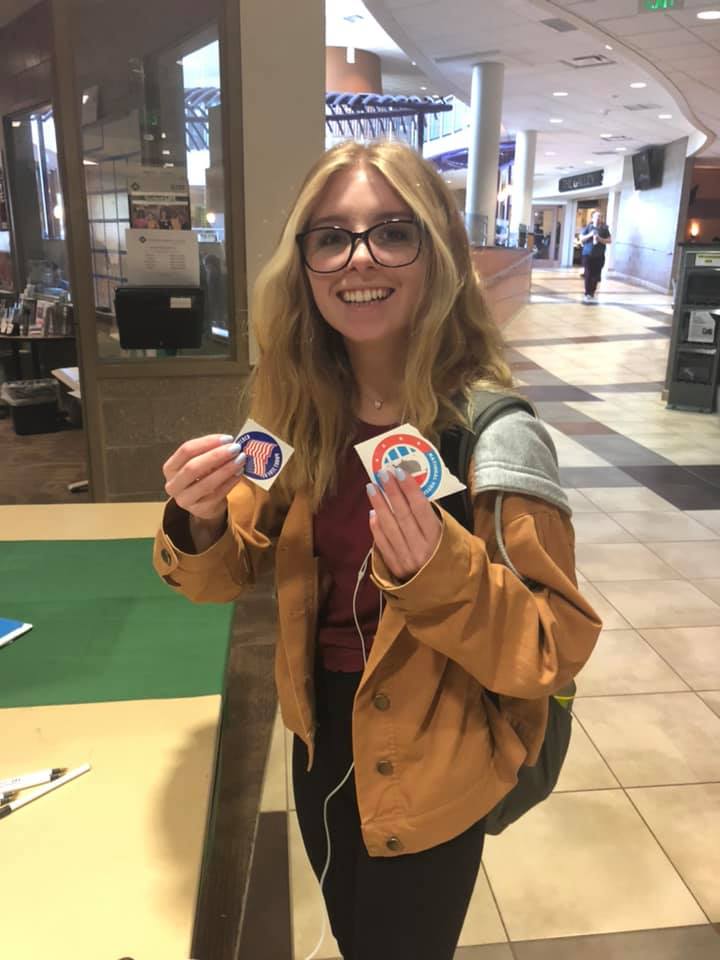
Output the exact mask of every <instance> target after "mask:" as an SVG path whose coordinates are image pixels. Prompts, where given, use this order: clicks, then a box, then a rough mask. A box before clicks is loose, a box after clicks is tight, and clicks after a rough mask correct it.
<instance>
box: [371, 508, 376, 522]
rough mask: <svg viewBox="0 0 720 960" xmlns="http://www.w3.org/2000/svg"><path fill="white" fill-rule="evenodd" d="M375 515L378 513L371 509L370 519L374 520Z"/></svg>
mask: <svg viewBox="0 0 720 960" xmlns="http://www.w3.org/2000/svg"><path fill="white" fill-rule="evenodd" d="M375 515H376V514H375V511H374V510H371V511H370V519H371V520H374V519H375Z"/></svg>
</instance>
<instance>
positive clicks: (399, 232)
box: [295, 218, 422, 273]
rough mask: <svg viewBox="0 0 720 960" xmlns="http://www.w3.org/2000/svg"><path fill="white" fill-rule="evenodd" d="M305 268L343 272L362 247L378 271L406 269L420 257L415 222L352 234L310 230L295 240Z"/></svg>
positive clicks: (384, 223) (386, 224)
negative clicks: (391, 268)
mask: <svg viewBox="0 0 720 960" xmlns="http://www.w3.org/2000/svg"><path fill="white" fill-rule="evenodd" d="M295 239H296V240H297V242H298V246H299V247H300V253H301V255H302V258H303V262H304V264H305V266H306V267H307V268H308V269H309V270H312V271H313V273H335V272H336V271H338V270H344V269H345V267H346V266H347V265H348V264H349V263H350V261H351V260H352V257H353V254H354V253H355V250H356V249H357V247H358V245H359V244H361V243H364V244H365V246H366V247H367V249H368V252H369V253H370V256H371V257H372V258H373V260H374V261H375V263H377V264H378V266H381V267H408V266H410V264H411V263H414V262H415V261H416V260H417V258H418V257H419V256H420V248H421V246H422V230H421V229H420V224H419V223H418V222H417V221H416V220H409V219H408V220H402V219H399V218H398V219H392V220H383V221H382V223H376V224H375V225H374V226H372V227H368V229H367V230H361V231H359V232H358V233H354V232H353V231H352V230H346V229H345V228H344V227H313V228H312V229H311V230H305V231H304V232H303V233H298V234H297V236H296V238H295Z"/></svg>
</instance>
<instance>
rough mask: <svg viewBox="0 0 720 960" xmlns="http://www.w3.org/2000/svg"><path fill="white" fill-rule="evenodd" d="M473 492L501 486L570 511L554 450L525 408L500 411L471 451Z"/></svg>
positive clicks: (539, 423) (549, 439) (498, 488)
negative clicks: (503, 412)
mask: <svg viewBox="0 0 720 960" xmlns="http://www.w3.org/2000/svg"><path fill="white" fill-rule="evenodd" d="M472 480H473V493H474V494H477V493H482V492H484V491H486V490H502V491H504V492H506V493H520V494H527V495H528V496H531V497H537V498H538V499H540V500H546V501H547V502H548V503H552V504H553V505H554V506H556V507H559V508H560V509H561V510H563V511H564V512H565V513H567V514H568V516H570V515H572V511H571V509H570V505H569V503H568V499H567V496H566V495H565V491H564V490H563V488H562V487H561V485H560V472H559V469H558V459H557V452H556V450H555V444H554V443H553V441H552V437H551V436H550V433H549V432H548V430H547V428H546V427H545V426H544V424H543V423H542V422H541V421H540V420H537V419H536V418H535V417H533V416H531V415H530V414H529V413H527V411H525V410H510V411H508V412H507V413H506V414H502V415H500V416H499V417H498V418H497V419H496V420H493V422H492V423H491V424H490V425H489V426H488V427H487V428H486V429H485V430H484V431H483V432H482V434H481V435H480V437H479V439H478V441H477V444H476V445H475V451H474V453H473V465H472Z"/></svg>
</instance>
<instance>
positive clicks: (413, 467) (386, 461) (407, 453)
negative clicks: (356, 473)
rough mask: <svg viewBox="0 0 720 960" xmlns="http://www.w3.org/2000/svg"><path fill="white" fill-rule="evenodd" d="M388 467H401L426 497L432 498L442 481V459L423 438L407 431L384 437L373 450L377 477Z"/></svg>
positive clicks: (373, 461) (374, 469) (373, 462)
mask: <svg viewBox="0 0 720 960" xmlns="http://www.w3.org/2000/svg"><path fill="white" fill-rule="evenodd" d="M387 467H401V468H402V469H403V470H404V471H405V473H407V474H408V476H411V477H412V478H413V479H414V480H415V481H416V482H417V483H418V485H419V486H420V489H421V490H422V492H423V493H424V494H425V496H426V497H431V496H432V495H433V494H434V493H435V492H436V491H437V489H438V488H439V486H440V481H441V480H442V461H441V460H440V457H439V456H438V455H437V453H435V450H434V449H433V448H432V446H431V445H430V444H429V443H428V442H427V440H423V438H422V437H417V436H414V435H413V434H407V433H393V434H391V435H390V436H388V437H385V438H384V439H383V440H381V441H380V443H379V444H378V445H377V446H376V447H375V449H374V450H373V457H372V470H373V473H374V474H375V478H376V479H378V474H379V473H380V471H381V470H385V469H386V468H387Z"/></svg>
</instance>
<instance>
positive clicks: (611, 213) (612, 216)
mask: <svg viewBox="0 0 720 960" xmlns="http://www.w3.org/2000/svg"><path fill="white" fill-rule="evenodd" d="M620 196H621V192H620V191H619V190H611V191H610V193H609V194H608V203H607V214H606V216H605V222H606V223H607V225H608V228H609V229H610V234H611V236H612V237H613V239H614V238H615V228H616V227H617V222H618V213H619V211H620ZM614 261H615V251H614V249H613V245H612V244H610V246H609V247H606V248H605V267H606V269H607V270H612V268H613V266H614Z"/></svg>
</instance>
